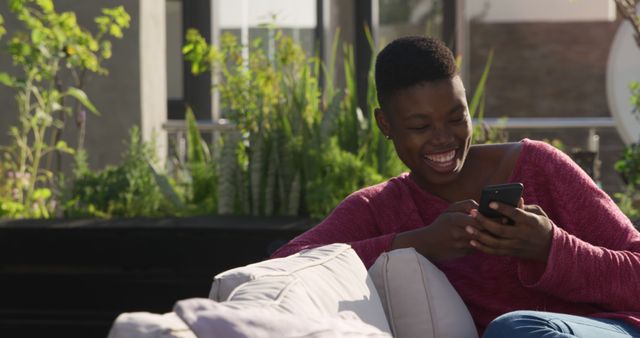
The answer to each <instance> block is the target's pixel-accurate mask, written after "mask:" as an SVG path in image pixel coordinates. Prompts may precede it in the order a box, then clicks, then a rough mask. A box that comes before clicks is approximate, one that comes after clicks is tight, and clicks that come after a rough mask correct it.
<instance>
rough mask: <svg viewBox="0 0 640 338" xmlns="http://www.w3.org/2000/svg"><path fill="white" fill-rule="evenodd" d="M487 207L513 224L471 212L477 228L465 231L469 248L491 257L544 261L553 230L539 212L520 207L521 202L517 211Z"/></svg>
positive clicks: (495, 205) (496, 204) (496, 205)
mask: <svg viewBox="0 0 640 338" xmlns="http://www.w3.org/2000/svg"><path fill="white" fill-rule="evenodd" d="M489 207H490V208H492V209H495V210H496V211H498V212H500V213H501V214H503V215H505V216H506V217H509V218H510V219H512V220H513V222H514V224H513V225H506V224H501V223H500V222H497V221H496V220H494V219H490V218H487V217H485V216H483V215H482V214H480V213H479V212H478V211H477V210H473V211H471V216H472V217H473V218H475V219H476V221H477V224H478V227H476V228H474V227H467V228H466V229H465V230H466V231H467V232H468V233H469V234H471V235H472V236H473V239H472V240H471V241H470V245H471V246H472V247H474V248H476V249H478V250H479V251H482V252H485V253H488V254H493V255H501V256H512V257H518V258H524V259H531V260H536V261H541V262H546V261H547V258H548V257H549V249H550V248H551V237H552V230H553V227H552V225H551V220H549V218H548V217H547V214H546V213H545V212H544V211H543V210H542V208H540V207H539V206H537V205H524V201H523V200H522V199H520V203H519V205H518V207H517V208H514V207H512V206H510V205H507V204H503V203H499V202H491V203H490V204H489Z"/></svg>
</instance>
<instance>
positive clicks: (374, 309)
mask: <svg viewBox="0 0 640 338" xmlns="http://www.w3.org/2000/svg"><path fill="white" fill-rule="evenodd" d="M209 298H212V299H214V300H216V301H219V302H222V301H228V302H233V303H238V302H240V303H238V304H248V306H250V305H251V304H253V305H257V306H268V307H272V308H274V309H275V311H278V312H281V313H291V314H295V315H300V316H305V317H310V318H313V317H327V316H333V315H337V314H338V313H339V312H342V311H352V312H354V313H356V314H357V315H358V316H359V317H360V318H361V319H362V321H364V322H365V323H368V324H370V325H373V326H375V327H377V328H378V329H380V330H382V331H384V332H391V331H390V329H389V325H388V324H387V320H386V317H385V314H384V309H383V308H382V303H381V302H380V297H379V296H378V293H377V292H376V288H375V286H374V285H373V282H372V281H371V279H370V278H369V275H368V274H367V270H366V268H365V266H364V264H363V263H362V261H361V260H360V258H359V257H358V255H357V254H356V253H355V251H353V249H351V247H350V246H349V245H347V244H332V245H327V246H323V247H319V248H314V249H310V250H306V251H302V252H300V253H297V254H294V255H292V256H289V257H285V258H277V259H272V260H267V261H263V262H260V263H256V264H252V265H248V266H245V267H241V268H236V269H232V270H229V271H226V272H223V273H221V274H219V275H217V276H216V277H215V279H214V282H213V286H212V288H211V292H210V294H209Z"/></svg>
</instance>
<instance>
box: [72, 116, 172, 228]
mask: <svg viewBox="0 0 640 338" xmlns="http://www.w3.org/2000/svg"><path fill="white" fill-rule="evenodd" d="M154 149H155V146H154V144H153V143H147V142H144V141H143V140H142V137H141V135H140V130H139V129H138V128H137V127H133V128H131V130H130V139H129V143H128V150H127V151H126V153H125V154H124V155H123V163H122V164H121V165H119V166H115V167H107V168H105V169H104V170H101V171H97V172H94V171H91V170H90V169H89V168H88V166H87V155H86V152H84V151H80V152H78V153H77V155H76V157H75V158H76V165H75V172H74V176H75V177H74V184H73V187H72V189H71V199H70V200H69V201H67V202H66V204H65V213H66V216H68V217H86V216H91V217H107V218H108V217H114V216H115V217H137V216H147V217H152V216H167V215H172V214H174V212H175V211H176V210H175V206H174V205H173V204H172V203H171V202H170V201H169V200H168V199H167V198H165V196H164V195H163V192H162V191H161V190H160V189H161V188H160V186H159V184H158V182H157V178H156V177H155V172H154V170H153V167H155V166H157V163H156V162H157V159H156V155H155V152H154Z"/></svg>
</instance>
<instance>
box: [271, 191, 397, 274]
mask: <svg viewBox="0 0 640 338" xmlns="http://www.w3.org/2000/svg"><path fill="white" fill-rule="evenodd" d="M394 237H395V233H393V232H389V233H383V232H382V231H381V230H380V229H379V227H378V226H377V223H376V221H375V217H374V213H373V210H372V208H371V204H370V202H369V200H368V198H367V197H366V196H364V194H362V193H361V192H355V193H353V194H351V195H350V196H349V197H347V198H346V199H345V200H344V201H342V202H341V203H340V204H339V205H338V206H337V207H336V209H334V211H333V212H332V213H331V214H330V215H329V216H328V217H327V218H325V219H324V220H323V221H322V222H321V223H319V224H318V225H316V226H315V227H313V228H312V229H310V230H308V231H306V232H305V233H303V234H301V235H300V236H298V237H296V238H294V239H293V240H291V241H290V242H289V243H287V244H285V245H284V246H283V247H281V248H280V249H278V250H277V251H276V252H275V253H274V254H273V255H272V257H274V258H275V257H284V256H288V255H291V254H294V253H296V252H298V251H301V250H305V249H310V248H314V247H318V246H322V245H326V244H333V243H347V244H350V245H351V247H352V248H353V249H354V250H355V251H356V253H357V254H358V256H360V259H361V260H362V262H363V263H364V264H365V266H366V267H367V268H369V267H370V266H371V265H373V263H374V262H375V260H376V259H377V258H378V256H380V254H381V253H382V252H384V251H388V250H389V249H390V248H391V243H392V242H393V239H394Z"/></svg>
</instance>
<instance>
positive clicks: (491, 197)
mask: <svg viewBox="0 0 640 338" xmlns="http://www.w3.org/2000/svg"><path fill="white" fill-rule="evenodd" d="M523 189H524V185H523V184H522V183H506V184H497V185H488V186H486V187H484V188H483V189H482V195H481V196H480V207H479V208H478V211H480V213H481V214H483V215H484V216H486V217H489V218H501V217H505V216H504V215H502V214H501V213H499V212H497V211H495V210H493V209H491V208H489V203H491V202H493V201H496V202H501V203H504V204H508V205H511V206H514V207H516V206H518V201H519V200H520V198H521V197H522V190H523ZM505 218H506V217H505ZM509 223H511V224H512V223H513V221H512V220H510V219H509Z"/></svg>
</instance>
